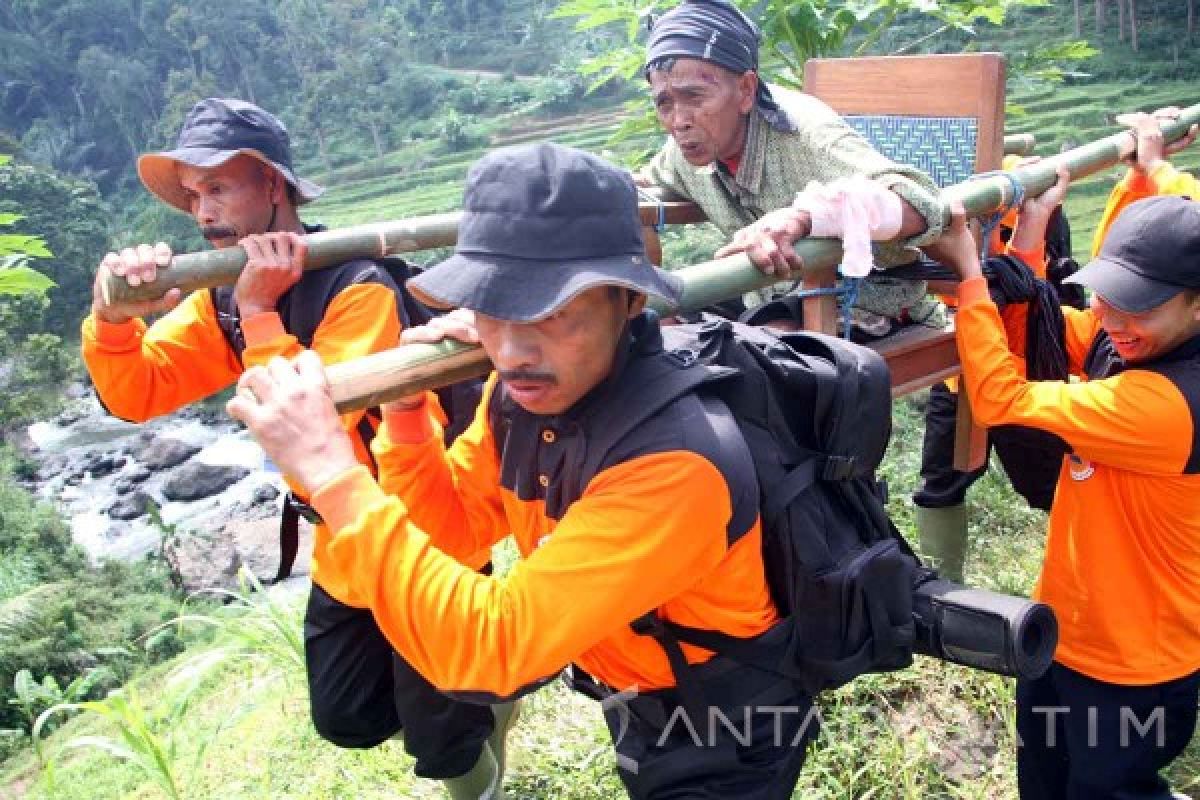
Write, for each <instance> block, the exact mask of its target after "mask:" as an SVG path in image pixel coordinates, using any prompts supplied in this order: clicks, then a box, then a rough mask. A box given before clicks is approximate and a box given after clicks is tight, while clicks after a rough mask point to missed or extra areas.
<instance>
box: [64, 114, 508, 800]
mask: <svg viewBox="0 0 1200 800" xmlns="http://www.w3.org/2000/svg"><path fill="white" fill-rule="evenodd" d="M138 174H139V176H141V179H142V181H143V183H144V184H145V185H146V188H147V189H149V190H150V191H151V192H152V193H153V194H154V195H156V196H157V197H158V198H159V199H161V200H163V201H164V202H166V203H167V204H169V205H171V206H173V207H175V208H177V209H179V210H180V211H183V212H184V213H187V214H189V215H191V216H192V217H193V218H194V219H195V220H196V223H197V225H199V227H200V231H201V233H202V234H203V235H204V237H205V238H206V239H208V240H209V241H210V242H212V243H213V244H214V245H216V246H218V247H226V246H230V245H234V244H240V245H242V247H244V248H245V250H246V253H247V256H248V260H247V264H246V267H245V270H244V271H243V272H242V274H241V277H240V278H239V279H238V282H237V284H236V286H233V287H224V288H220V289H215V290H211V291H199V292H194V293H193V294H191V295H190V296H188V297H186V298H183V297H181V296H180V293H179V290H177V289H176V290H172V291H171V292H170V293H168V294H167V296H166V297H164V298H163V299H162V300H159V301H152V302H138V303H122V304H110V303H107V302H106V301H105V300H104V297H103V295H102V293H101V292H100V285H101V273H104V272H112V273H115V274H118V275H124V276H125V278H126V279H127V280H128V281H129V282H130V283H131V284H134V285H136V284H138V283H140V282H142V281H148V280H153V279H154V276H155V274H156V272H157V271H158V270H159V269H162V268H164V267H166V268H168V269H169V267H168V266H167V265H168V264H169V262H170V257H171V252H170V249H169V248H168V247H167V246H166V245H165V244H161V243H160V244H158V245H154V246H151V245H140V246H138V247H133V248H127V249H125V250H123V251H121V252H119V253H109V254H108V255H107V256H106V257H105V258H104V260H103V262H102V263H101V265H100V269H99V270H98V274H97V281H96V291H95V299H94V303H93V308H92V314H91V315H90V316H89V317H88V319H87V320H86V321H85V322H84V326H83V355H84V360H85V362H86V364H87V367H88V370H89V372H90V373H91V375H92V378H93V380H94V382H95V385H96V390H97V392H98V393H99V395H100V397H101V399H102V400H103V401H104V403H105V405H106V406H107V408H108V409H109V410H110V411H112V412H113V413H114V414H116V415H118V416H121V417H124V418H126V419H130V420H134V421H144V420H146V419H149V418H151V417H155V416H159V415H161V414H166V413H169V412H171V411H173V410H175V409H177V408H179V407H181V406H183V405H186V404H188V403H191V402H193V401H195V400H198V399H200V398H202V397H205V396H207V395H210V394H212V393H214V392H216V391H218V390H220V389H223V388H225V387H227V386H229V385H231V384H233V383H234V382H235V381H236V380H237V379H238V377H239V376H240V375H241V374H242V372H243V371H244V370H245V369H246V368H250V367H253V366H254V365H256V364H265V363H267V361H268V360H270V359H271V358H273V357H280V356H283V357H291V356H295V355H296V354H298V353H300V352H301V351H302V350H304V349H305V348H311V350H312V351H314V352H316V353H318V354H320V356H321V357H322V358H323V359H325V360H326V361H327V362H336V361H343V360H346V359H349V358H355V357H359V356H363V355H367V354H369V353H372V352H376V351H379V350H384V349H387V348H389V347H394V346H395V344H396V342H397V340H398V337H399V333H400V327H401V325H400V316H399V313H398V310H399V308H401V307H402V306H401V304H402V303H403V298H402V297H401V295H400V293H401V292H402V291H403V289H402V288H401V287H399V286H397V284H396V282H395V280H394V279H393V277H392V275H391V274H390V273H389V272H388V271H387V270H385V269H383V268H382V267H381V266H380V265H378V264H376V263H375V262H373V261H361V260H360V261H351V262H347V263H345V264H342V265H339V266H335V267H331V268H329V269H324V270H317V271H310V272H304V271H303V262H304V250H305V244H304V239H303V238H302V234H304V233H306V232H309V231H312V230H315V228H309V227H306V226H305V225H304V224H303V223H302V222H301V221H300V218H299V215H298V212H297V207H298V206H299V205H301V204H304V203H307V202H309V201H310V200H313V199H315V198H316V197H317V196H319V195H320V193H321V191H322V190H321V188H320V187H319V186H317V185H316V184H313V183H311V182H309V181H306V180H304V179H303V178H300V177H298V176H297V175H296V173H295V170H294V169H293V167H292V161H291V148H290V143H289V139H288V133H287V131H286V129H285V128H284V126H283V124H282V123H281V122H280V121H279V120H278V119H277V118H275V117H274V116H273V115H272V114H269V113H268V112H266V111H264V110H263V109H261V108H259V107H258V106H255V105H252V104H250V103H245V102H242V101H240V100H232V99H222V98H209V99H207V100H204V101H202V102H200V103H198V104H197V105H196V106H195V107H194V108H193V109H192V111H191V112H190V113H189V114H188V117H187V119H186V121H185V122H184V125H183V129H182V131H181V133H180V135H179V142H178V146H177V147H176V148H175V149H174V150H170V151H167V152H164V153H151V154H147V155H144V156H142V157H141V158H140V159H139V161H138ZM159 312H166V313H165V315H164V316H162V317H161V318H160V319H158V320H157V321H155V322H154V323H153V324H152V325H149V326H147V325H146V323H145V322H143V321H142V319H141V317H143V316H145V315H147V314H151V313H159ZM378 422H379V420H378V411H371V412H368V413H366V414H363V413H358V414H350V415H346V416H345V417H344V418H342V420H341V424H342V425H344V426H345V429H346V430H347V431H350V432H351V434H350V435H351V436H352V437H353V439H352V441H353V448H354V449H353V454H354V457H355V458H356V459H357V461H358V462H359V463H362V464H364V465H368V466H371V465H372V464H373V461H372V458H371V455H370V450H369V446H370V442H371V440H372V438H373V437H374V433H375V428H376V427H377V426H378ZM285 474H286V473H285ZM287 477H288V478H289V482H291V483H292V485H293V486H295V482H294V480H292V476H287ZM299 514H304V515H305V516H308V517H309V518H310V521H314V522H316V523H318V524H317V525H316V530H315V534H314V537H315V541H314V545H313V549H314V554H315V558H314V568H313V587H312V591H311V594H310V596H309V602H308V606H307V609H306V612H305V618H304V638H305V656H306V661H307V667H308V679H309V694H310V700H311V710H312V719H313V723H314V725H315V726H316V729H317V731H318V732H319V733H320V734H321V735H322V736H323V737H324V738H326V739H328V740H329V741H331V742H333V743H334V744H337V745H339V746H342V747H355V748H361V747H373V746H375V745H377V744H380V743H381V742H383V741H385V740H387V739H389V738H391V737H393V736H395V735H396V734H397V733H398V732H400V731H401V729H403V731H404V734H405V736H404V742H405V747H406V749H407V750H408V751H409V753H410V754H411V755H413V756H414V757H415V759H416V772H417V774H418V775H421V776H422V777H426V778H434V779H439V780H444V781H445V782H446V786H447V788H448V789H449V791H450V793H451V795H452V796H453V797H454V798H463V799H464V800H465V799H466V798H480V797H488V796H490V795H489V793H490V791H491V787H492V786H494V784H495V783H496V781H497V776H498V774H499V766H498V762H499V761H501V760H502V759H503V754H502V753H501V752H499V750H498V749H493V747H492V746H491V745H489V744H488V743H487V739H488V737H489V736H491V735H493V730H494V728H495V719H494V717H493V712H492V710H491V709H489V708H488V707H486V706H479V705H471V704H465V703H459V702H456V701H453V700H451V699H449V698H447V697H445V696H444V695H442V694H441V693H439V692H437V691H436V690H435V689H434V688H433V687H432V686H430V685H429V683H428V682H427V681H425V680H424V679H423V678H421V677H420V675H418V674H417V673H416V672H414V671H413V669H412V667H411V666H409V665H408V664H407V663H405V662H404V661H403V660H402V659H400V658H399V657H398V656H396V655H395V653H394V652H393V650H392V648H391V647H390V646H389V645H388V643H387V641H386V639H385V638H384V636H383V634H382V633H381V632H380V630H379V628H378V626H377V625H376V624H375V622H374V620H373V619H372V617H371V614H370V612H369V611H366V610H363V609H361V608H354V607H351V606H347V605H345V604H343V603H341V602H340V601H338V600H337V599H335V595H342V594H344V593H345V589H344V588H340V587H339V586H338V585H337V584H336V581H338V580H342V579H341V578H338V577H337V576H334V575H326V574H324V573H323V572H322V571H321V569H320V562H321V558H320V555H321V553H322V551H323V550H324V549H325V548H326V547H327V546H328V541H329V529H328V527H327V526H325V525H323V524H320V520H319V519H318V518H317V517H316V516H315V514H314V513H313V512H312V511H311V509H309V508H308V507H307V506H306V505H304V504H303V502H302V501H301V500H299V499H298V498H296V497H295V496H292V497H289V498H288V501H287V503H286V505H285V511H284V524H283V527H282V528H281V545H282V547H281V549H282V550H284V551H287V550H288V549H289V547H288V542H289V540H288V536H289V535H290V536H291V537H294V536H295V534H296V529H297V526H298V522H297V517H298V515H299ZM290 541H291V549H290V552H284V553H281V556H282V558H283V568H281V571H280V574H279V576H278V577H284V576H286V574H287V572H288V570H290V566H291V559H292V558H294V556H295V549H294V548H295V545H294V538H292V539H291V540H290ZM465 560H466V562H467V563H470V564H471V566H472V567H475V568H478V567H482V566H483V565H484V564H485V563H486V562H487V560H488V554H487V553H486V552H482V553H479V554H470V555H469V556H467V557H465ZM497 715H501V716H503V717H504V720H505V723H506V724H507V722H508V721H510V720H511V713H510V712H509V710H508V709H503V710H500V711H498V712H497ZM502 741H503V740H502V738H498V739H497V740H496V747H497V748H498V747H499V744H500V743H502Z"/></svg>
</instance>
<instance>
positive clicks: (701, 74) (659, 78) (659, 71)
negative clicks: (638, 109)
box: [646, 58, 737, 96]
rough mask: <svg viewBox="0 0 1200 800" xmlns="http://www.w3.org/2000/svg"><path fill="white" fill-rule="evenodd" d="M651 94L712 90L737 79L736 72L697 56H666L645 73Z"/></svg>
mask: <svg viewBox="0 0 1200 800" xmlns="http://www.w3.org/2000/svg"><path fill="white" fill-rule="evenodd" d="M646 76H647V79H648V80H649V81H650V92H651V94H652V95H655V96H657V95H659V94H661V93H664V92H666V93H669V92H691V91H702V90H712V89H716V88H720V87H723V86H726V85H728V84H730V83H732V82H733V81H736V80H737V74H736V73H734V72H732V71H730V70H728V69H726V68H725V67H722V66H721V65H719V64H714V63H713V62H711V61H704V60H703V59H699V58H666V59H663V60H662V61H661V62H656V64H655V65H654V66H652V67H651V68H650V69H649V70H648V71H647V73H646Z"/></svg>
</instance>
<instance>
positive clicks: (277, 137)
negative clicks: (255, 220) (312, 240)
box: [137, 97, 325, 212]
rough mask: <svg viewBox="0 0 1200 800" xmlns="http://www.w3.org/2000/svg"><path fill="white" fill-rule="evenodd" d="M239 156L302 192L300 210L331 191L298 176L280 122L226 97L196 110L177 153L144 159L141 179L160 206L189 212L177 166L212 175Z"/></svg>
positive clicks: (203, 102)
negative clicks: (258, 163) (265, 167)
mask: <svg viewBox="0 0 1200 800" xmlns="http://www.w3.org/2000/svg"><path fill="white" fill-rule="evenodd" d="M237 155H247V156H250V157H252V158H256V159H258V160H259V161H261V162H263V163H264V164H268V165H270V166H272V167H274V168H275V169H276V170H278V171H279V174H280V175H282V176H283V177H284V180H286V181H287V182H288V183H289V184H291V186H292V188H294V189H295V190H296V202H297V203H298V204H300V205H303V204H304V203H307V202H309V201H311V200H315V199H317V198H318V197H320V195H321V193H322V192H323V191H325V190H324V189H322V188H321V187H320V186H318V185H316V184H315V183H313V182H312V181H306V180H304V179H303V178H300V177H297V176H296V173H295V170H293V169H292V147H291V140H290V138H289V137H288V132H287V128H286V127H284V125H283V123H282V122H280V121H279V118H278V117H276V116H275V115H274V114H271V113H270V112H267V111H264V110H263V109H261V108H259V107H258V106H256V105H254V104H253V103H247V102H245V101H244V100H235V99H233V98H225V97H210V98H208V99H206V100H201V101H200V102H199V103H197V104H196V105H195V106H193V107H192V110H191V111H189V112H188V115H187V118H186V119H185V120H184V121H183V128H182V129H181V130H180V131H179V141H178V142H177V143H176V146H175V149H174V150H167V151H166V152H162V153H147V154H146V155H144V156H142V157H141V158H139V159H138V162H137V171H138V177H140V178H141V179H142V183H143V184H145V186H146V188H147V189H149V190H150V191H151V192H152V193H154V194H155V195H156V196H157V197H158V198H159V199H160V200H162V201H163V202H165V203H168V204H170V205H172V206H174V207H175V208H178V209H179V210H180V211H183V212H188V211H189V207H190V206H189V202H188V195H187V192H185V191H184V189H183V187H182V186H181V185H180V183H179V175H178V174H177V170H176V165H177V164H187V165H189V166H193V167H200V168H203V169H211V168H212V167H219V166H220V165H222V164H224V163H225V162H226V161H228V160H229V159H231V158H233V157H234V156H237Z"/></svg>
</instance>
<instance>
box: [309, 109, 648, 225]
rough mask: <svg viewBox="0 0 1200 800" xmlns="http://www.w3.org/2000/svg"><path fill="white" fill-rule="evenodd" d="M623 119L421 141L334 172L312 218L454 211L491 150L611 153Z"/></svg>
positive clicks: (520, 120)
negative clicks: (453, 141)
mask: <svg viewBox="0 0 1200 800" xmlns="http://www.w3.org/2000/svg"><path fill="white" fill-rule="evenodd" d="M624 118H625V115H624V113H623V112H622V111H621V110H620V109H619V108H615V109H603V110H600V111H593V112H587V113H580V114H571V115H567V116H557V117H538V116H534V115H532V114H525V115H521V116H518V117H515V118H513V119H511V120H501V121H497V123H496V124H495V133H494V134H492V136H491V140H490V142H489V143H488V145H487V146H486V147H477V148H472V149H470V150H464V151H461V152H457V153H442V154H437V153H435V152H433V150H434V148H435V147H436V144H435V143H434V142H421V143H420V144H418V145H415V146H413V147H411V148H407V149H405V150H399V151H395V152H392V153H389V154H388V155H387V156H386V157H385V158H384V159H383V160H382V161H379V162H377V163H375V164H374V165H373V166H371V167H369V168H366V169H362V170H357V171H358V172H360V173H366V174H361V175H355V174H354V172H355V171H356V170H353V169H351V170H339V171H337V172H335V173H334V175H333V176H332V178H333V180H331V181H330V182H329V184H328V186H329V191H328V192H327V193H326V195H325V196H324V197H322V198H321V200H320V201H319V202H318V203H317V204H315V205H314V206H313V207H312V208H313V211H312V212H311V215H312V216H313V217H314V218H319V219H320V220H321V221H322V222H324V223H325V224H327V225H331V226H337V225H347V224H352V223H355V222H366V221H372V220H379V219H398V218H402V217H409V216H414V215H417V214H432V213H437V212H441V211H450V210H453V209H455V208H458V207H459V206H460V205H461V203H462V184H463V181H464V179H465V178H466V174H467V169H468V167H470V165H471V164H472V163H473V162H474V161H475V160H477V159H478V158H479V157H480V156H482V155H483V154H484V153H485V152H486V150H487V149H488V148H490V147H498V146H502V145H511V144H521V143H525V142H534V141H554V142H558V143H559V144H566V145H572V146H574V147H580V148H583V149H586V150H591V151H593V152H597V153H604V154H606V155H612V152H611V150H610V148H609V147H608V146H607V142H608V141H609V139H610V138H611V137H612V135H613V134H614V133H615V132H616V130H617V128H619V127H620V125H621V122H622V120H623V119H624ZM628 146H630V147H632V146H633V143H630V144H629V145H628ZM339 178H342V179H341V180H338V179H339Z"/></svg>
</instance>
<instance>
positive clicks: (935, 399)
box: [913, 383, 991, 508]
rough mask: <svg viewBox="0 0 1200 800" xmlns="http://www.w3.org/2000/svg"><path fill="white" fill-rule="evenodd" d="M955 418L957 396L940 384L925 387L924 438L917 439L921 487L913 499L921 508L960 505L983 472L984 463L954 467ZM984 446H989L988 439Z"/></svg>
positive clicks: (984, 470)
mask: <svg viewBox="0 0 1200 800" xmlns="http://www.w3.org/2000/svg"><path fill="white" fill-rule="evenodd" d="M957 419H958V395H957V394H955V393H954V392H952V391H950V389H949V387H947V386H946V384H944V383H938V384H935V385H934V386H933V388H931V389H930V390H929V400H928V402H927V403H926V405H925V438H924V439H923V440H922V442H921V487H920V488H919V489H917V491H916V492H915V493H914V494H913V502H914V503H916V504H917V505H919V506H921V507H922V508H950V507H952V506H960V505H962V504H963V502H964V501H965V500H966V499H967V489H970V488H971V484H973V483H975V481H977V480H979V478H980V477H981V476H982V475H983V473H985V472H987V462H986V461H984V464H983V466H982V467H980V468H979V469H976V470H972V471H971V472H960V471H959V470H956V469H955V468H954V432H955V425H956V424H957ZM988 449H989V451H990V449H991V443H990V442H989V445H988Z"/></svg>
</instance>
